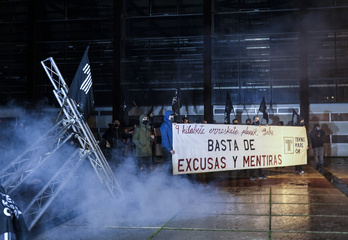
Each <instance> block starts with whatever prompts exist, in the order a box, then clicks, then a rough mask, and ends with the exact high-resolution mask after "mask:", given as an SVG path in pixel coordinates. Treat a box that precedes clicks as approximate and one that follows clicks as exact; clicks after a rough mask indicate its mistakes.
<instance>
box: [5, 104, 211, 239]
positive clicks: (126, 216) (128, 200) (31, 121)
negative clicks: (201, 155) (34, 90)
mask: <svg viewBox="0 0 348 240" xmlns="http://www.w3.org/2000/svg"><path fill="white" fill-rule="evenodd" d="M17 113H18V114H16V115H15V117H13V118H10V117H9V118H7V119H4V118H2V119H1V123H0V124H1V128H0V129H1V130H0V131H1V133H0V136H1V139H0V144H1V145H2V146H4V147H3V148H1V150H0V151H1V154H2V156H3V157H2V159H1V167H2V169H4V167H6V166H7V165H8V164H9V163H11V162H12V161H14V160H15V159H18V156H19V155H20V154H21V153H23V152H25V151H26V150H27V149H32V148H33V147H35V146H33V143H35V141H37V140H38V139H40V138H41V137H42V136H43V135H44V134H45V133H46V132H47V131H48V130H49V129H51V128H52V127H53V126H54V125H55V123H56V118H57V115H58V113H57V112H53V113H52V114H48V113H47V112H45V113H43V112H35V113H31V114H28V113H27V112H26V111H24V110H22V109H20V110H19V111H18V112H17ZM40 147H42V146H40ZM78 147H79V146H78V144H76V141H69V142H68V143H66V144H64V146H62V147H60V148H59V149H58V150H57V151H56V152H54V153H51V154H49V157H48V158H47V160H46V161H45V162H44V163H43V164H41V165H40V166H39V167H37V168H36V167H35V168H34V169H35V171H33V172H32V173H31V174H30V177H28V178H27V179H26V180H25V182H23V183H22V184H21V185H20V187H19V188H18V189H17V190H16V191H15V192H13V193H12V194H11V197H12V199H13V200H14V201H15V202H16V203H17V204H18V205H19V207H20V209H21V210H22V211H23V210H24V209H26V207H27V205H28V203H29V202H30V201H31V200H32V199H33V197H34V196H35V195H36V194H37V193H38V192H39V191H40V189H42V187H43V186H44V185H45V184H46V183H47V182H48V181H50V180H51V179H52V177H53V176H54V175H55V173H57V171H59V169H60V168H61V167H62V165H63V164H64V163H65V162H66V161H76V160H70V159H69V158H70V157H71V156H72V155H73V154H74V152H75V151H76V149H78ZM51 148H52V146H51ZM43 149H44V150H43V151H39V152H38V153H37V155H36V156H35V155H34V156H33V158H34V160H33V163H34V164H37V165H39V164H38V162H37V160H38V159H40V156H39V154H42V153H45V154H47V153H49V152H50V151H49V150H50V149H49V148H47V149H45V147H43ZM112 155H113V157H112V159H111V160H110V161H109V164H110V166H111V168H112V170H113V172H114V174H115V176H116V179H117V181H118V183H119V184H120V186H121V188H122V190H123V192H124V194H123V195H122V196H121V197H119V198H117V199H115V198H113V197H112V195H111V193H110V192H109V190H108V188H107V186H106V185H105V183H101V181H100V180H99V178H98V176H97V174H96V173H95V171H94V169H93V167H92V165H91V163H90V162H89V160H88V158H85V159H84V160H83V162H82V164H81V166H80V167H79V168H78V169H77V170H76V172H74V173H73V174H72V177H71V178H69V180H68V182H67V184H66V185H65V186H64V187H63V188H62V190H61V191H60V193H59V195H58V196H57V197H55V199H54V201H53V202H52V203H51V204H50V206H49V208H48V209H47V210H46V211H45V212H44V214H43V215H42V217H41V218H40V220H39V221H38V223H37V224H36V225H35V227H34V228H33V231H32V232H34V234H36V235H40V234H44V233H45V232H46V231H48V230H49V229H53V228H54V227H55V226H57V225H60V224H64V223H66V222H68V221H71V220H74V218H79V221H82V222H84V223H86V224H87V225H88V224H91V225H93V226H104V227H108V226H109V227H124V226H126V227H130V226H140V225H141V226H152V225H156V226H158V225H160V226H162V225H163V224H165V222H167V221H169V220H170V219H171V218H173V217H174V216H175V215H176V214H178V213H179V212H180V211H183V210H184V209H185V207H186V206H187V205H188V204H191V203H192V202H194V201H197V196H199V198H200V199H205V198H208V197H209V196H212V195H214V196H216V195H217V193H216V192H215V191H214V190H213V189H210V187H208V186H204V185H202V184H200V183H198V181H196V176H195V175H192V176H187V175H185V176H172V175H169V174H168V172H167V170H166V168H165V167H164V166H163V164H162V163H161V162H159V163H157V164H156V165H154V169H153V171H151V173H149V174H145V173H142V172H141V173H139V171H138V167H137V164H136V160H135V158H134V157H128V158H120V157H119V156H120V153H119V152H113V153H112ZM61 234H63V233H61ZM70 234H71V233H70ZM76 234H77V236H78V234H79V233H78V232H77V233H76ZM59 237H60V239H64V237H62V235H60V236H59ZM70 239H71V236H70Z"/></svg>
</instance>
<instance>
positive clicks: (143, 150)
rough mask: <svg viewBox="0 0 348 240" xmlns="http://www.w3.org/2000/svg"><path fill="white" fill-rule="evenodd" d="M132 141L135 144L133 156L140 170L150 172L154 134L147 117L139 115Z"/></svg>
mask: <svg viewBox="0 0 348 240" xmlns="http://www.w3.org/2000/svg"><path fill="white" fill-rule="evenodd" d="M132 140H133V143H134V144H135V156H136V158H137V160H138V166H139V169H140V171H146V172H147V173H150V171H151V169H152V143H153V140H154V135H153V134H152V132H151V127H150V125H149V117H148V116H147V115H145V114H142V115H140V117H139V125H138V126H137V127H136V128H135V129H134V133H133V138H132Z"/></svg>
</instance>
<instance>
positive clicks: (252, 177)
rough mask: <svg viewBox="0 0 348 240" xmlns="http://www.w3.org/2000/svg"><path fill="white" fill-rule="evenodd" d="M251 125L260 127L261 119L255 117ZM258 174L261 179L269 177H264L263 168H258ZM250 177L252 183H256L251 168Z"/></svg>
mask: <svg viewBox="0 0 348 240" xmlns="http://www.w3.org/2000/svg"><path fill="white" fill-rule="evenodd" d="M251 125H256V126H260V125H261V124H260V118H259V116H254V118H253V123H252V124H251ZM257 172H258V178H259V179H267V177H266V176H265V175H263V172H262V168H258V169H257ZM249 177H250V180H251V181H254V180H255V177H254V169H253V168H251V169H250V170H249Z"/></svg>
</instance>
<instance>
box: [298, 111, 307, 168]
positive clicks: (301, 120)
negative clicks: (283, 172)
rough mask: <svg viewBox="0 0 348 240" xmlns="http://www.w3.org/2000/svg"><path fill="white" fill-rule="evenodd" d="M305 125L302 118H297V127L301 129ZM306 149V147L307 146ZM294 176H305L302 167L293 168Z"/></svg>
mask: <svg viewBox="0 0 348 240" xmlns="http://www.w3.org/2000/svg"><path fill="white" fill-rule="evenodd" d="M304 125H305V121H304V118H303V117H300V118H299V123H298V125H297V126H300V127H303V126H304ZM307 149H308V146H307ZM295 174H305V171H303V167H302V165H297V166H295Z"/></svg>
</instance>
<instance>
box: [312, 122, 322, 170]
mask: <svg viewBox="0 0 348 240" xmlns="http://www.w3.org/2000/svg"><path fill="white" fill-rule="evenodd" d="M324 135H325V132H324V130H322V129H321V128H320V125H319V124H317V123H316V124H314V126H313V130H312V131H311V133H310V134H309V137H310V139H311V142H312V149H313V154H314V160H315V167H316V169H319V168H322V167H323V166H324V153H323V145H324V139H323V137H324Z"/></svg>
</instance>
